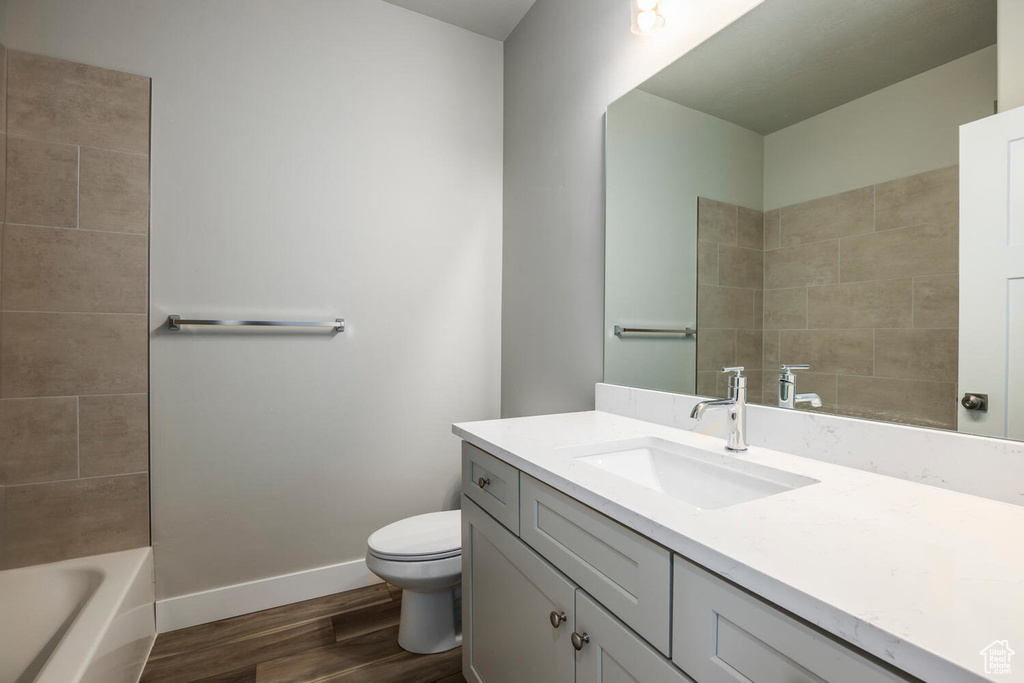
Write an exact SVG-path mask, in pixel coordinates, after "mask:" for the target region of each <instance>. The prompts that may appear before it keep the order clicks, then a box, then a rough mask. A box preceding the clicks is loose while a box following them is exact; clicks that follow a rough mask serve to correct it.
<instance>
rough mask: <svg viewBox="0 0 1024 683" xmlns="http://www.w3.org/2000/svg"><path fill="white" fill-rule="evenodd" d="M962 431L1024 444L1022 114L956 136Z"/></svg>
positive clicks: (969, 126)
mask: <svg viewBox="0 0 1024 683" xmlns="http://www.w3.org/2000/svg"><path fill="white" fill-rule="evenodd" d="M959 389H960V395H961V396H963V395H964V394H965V393H977V394H988V411H987V412H980V411H970V410H966V409H965V408H964V407H963V406H961V407H960V414H959V430H960V431H961V432H970V433H972V434H983V435H986V436H998V437H1008V438H1011V439H1024V107H1019V108H1017V109H1011V110H1010V111H1007V112H1003V113H1002V114H997V115H995V116H990V117H988V118H986V119H982V120H980V121H975V122H974V123H969V124H967V125H965V126H962V127H961V128H960V377H959Z"/></svg>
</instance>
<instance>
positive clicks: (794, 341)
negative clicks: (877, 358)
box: [779, 330, 874, 375]
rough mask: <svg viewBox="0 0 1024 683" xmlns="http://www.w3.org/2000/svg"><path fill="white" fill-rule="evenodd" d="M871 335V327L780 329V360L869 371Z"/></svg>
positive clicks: (841, 370)
mask: <svg viewBox="0 0 1024 683" xmlns="http://www.w3.org/2000/svg"><path fill="white" fill-rule="evenodd" d="M873 337H874V332H873V331H872V330H782V332H781V333H780V334H779V340H780V349H779V355H780V357H781V358H782V362H783V363H789V364H791V365H797V364H808V365H810V366H811V370H813V371H815V372H824V373H839V374H845V375H870V374H872V369H873V367H874V363H873V361H872V358H873V355H874V354H873V348H872V340H873Z"/></svg>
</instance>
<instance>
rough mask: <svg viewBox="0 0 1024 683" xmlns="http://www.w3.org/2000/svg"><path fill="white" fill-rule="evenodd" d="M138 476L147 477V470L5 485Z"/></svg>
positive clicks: (35, 484) (14, 485)
mask: <svg viewBox="0 0 1024 683" xmlns="http://www.w3.org/2000/svg"><path fill="white" fill-rule="evenodd" d="M140 474H145V475H148V474H149V472H148V471H147V470H142V471H140V472H119V473H117V474H96V475H93V476H91V477H76V478H74V479H48V480H47V481H29V482H22V483H20V484H7V488H9V489H13V488H16V487H18V486H46V485H48V484H66V483H68V482H75V481H92V480H93V479H114V478H115V477H137V476H138V475H140Z"/></svg>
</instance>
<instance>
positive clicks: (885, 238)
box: [839, 223, 960, 282]
mask: <svg viewBox="0 0 1024 683" xmlns="http://www.w3.org/2000/svg"><path fill="white" fill-rule="evenodd" d="M959 239H960V238H959V230H958V229H957V224H956V223H932V224H929V225H920V226H917V227H913V228H900V229H898V230H885V231H882V232H876V233H872V234H870V235H858V236H857V237H846V238H844V239H843V240H842V247H841V252H840V256H841V261H840V266H839V269H840V276H841V281H842V282H857V281H862V280H888V279H892V278H905V277H917V276H919V275H939V274H943V273H955V272H957V263H958V258H959V249H960V244H959Z"/></svg>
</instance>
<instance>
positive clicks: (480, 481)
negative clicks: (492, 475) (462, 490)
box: [476, 477, 491, 488]
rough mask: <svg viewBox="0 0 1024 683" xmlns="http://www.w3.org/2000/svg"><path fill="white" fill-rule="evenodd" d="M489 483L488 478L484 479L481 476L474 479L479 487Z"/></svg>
mask: <svg viewBox="0 0 1024 683" xmlns="http://www.w3.org/2000/svg"><path fill="white" fill-rule="evenodd" d="M490 483H491V480H490V479H484V478H483V477H480V478H479V479H477V480H476V485H477V486H479V487H480V488H484V487H485V486H487V485H488V484H490Z"/></svg>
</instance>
